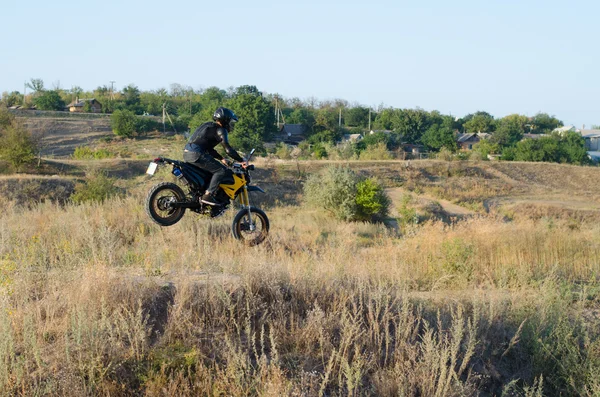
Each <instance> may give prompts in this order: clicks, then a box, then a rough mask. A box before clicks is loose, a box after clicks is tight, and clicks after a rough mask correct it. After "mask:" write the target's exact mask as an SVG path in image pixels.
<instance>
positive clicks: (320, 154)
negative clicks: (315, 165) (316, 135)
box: [313, 143, 327, 159]
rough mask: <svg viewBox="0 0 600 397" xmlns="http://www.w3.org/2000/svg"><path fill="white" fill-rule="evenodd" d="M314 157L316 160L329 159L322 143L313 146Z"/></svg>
mask: <svg viewBox="0 0 600 397" xmlns="http://www.w3.org/2000/svg"><path fill="white" fill-rule="evenodd" d="M313 155H314V156H315V158H316V159H326V158H327V150H326V149H325V146H323V145H322V144H320V143H317V144H315V145H314V146H313Z"/></svg>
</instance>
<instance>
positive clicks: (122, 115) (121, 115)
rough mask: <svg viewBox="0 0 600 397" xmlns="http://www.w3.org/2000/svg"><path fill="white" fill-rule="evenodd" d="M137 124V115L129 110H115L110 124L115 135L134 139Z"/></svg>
mask: <svg viewBox="0 0 600 397" xmlns="http://www.w3.org/2000/svg"><path fill="white" fill-rule="evenodd" d="M136 123H137V117H136V115H135V114H134V113H133V112H131V111H129V110H115V112H114V113H113V114H112V116H110V124H111V127H112V130H113V132H114V134H115V135H118V136H125V137H132V136H133V134H134V132H135V127H136Z"/></svg>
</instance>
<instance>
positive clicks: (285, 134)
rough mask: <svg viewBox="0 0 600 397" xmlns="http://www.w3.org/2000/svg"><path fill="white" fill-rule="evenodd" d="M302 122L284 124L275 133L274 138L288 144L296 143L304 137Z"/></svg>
mask: <svg viewBox="0 0 600 397" xmlns="http://www.w3.org/2000/svg"><path fill="white" fill-rule="evenodd" d="M306 132H307V131H306V126H305V125H304V124H284V125H283V126H282V127H281V129H280V130H279V132H278V133H277V136H276V139H277V140H278V141H282V142H284V143H287V144H290V145H297V144H299V143H300V142H302V141H303V140H305V139H306Z"/></svg>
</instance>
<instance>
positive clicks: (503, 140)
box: [491, 114, 529, 146]
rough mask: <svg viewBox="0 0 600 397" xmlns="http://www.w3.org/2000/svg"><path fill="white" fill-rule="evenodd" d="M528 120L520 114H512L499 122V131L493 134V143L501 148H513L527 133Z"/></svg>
mask: <svg viewBox="0 0 600 397" xmlns="http://www.w3.org/2000/svg"><path fill="white" fill-rule="evenodd" d="M528 121H529V120H528V118H527V117H525V116H521V115H519V114H512V115H509V116H506V117H504V118H502V119H501V120H500V121H499V125H498V129H497V130H496V131H495V132H494V133H493V134H492V138H491V139H492V142H494V143H497V144H498V145H500V146H513V145H515V144H516V143H517V142H519V141H520V140H521V139H523V134H524V133H525V125H526V124H527V123H528Z"/></svg>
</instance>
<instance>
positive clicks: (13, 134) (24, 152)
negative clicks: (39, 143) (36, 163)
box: [0, 112, 37, 172]
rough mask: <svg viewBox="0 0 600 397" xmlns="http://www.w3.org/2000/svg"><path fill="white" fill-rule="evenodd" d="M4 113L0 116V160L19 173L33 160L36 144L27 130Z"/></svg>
mask: <svg viewBox="0 0 600 397" xmlns="http://www.w3.org/2000/svg"><path fill="white" fill-rule="evenodd" d="M6 113H7V114H0V159H1V160H4V161H7V162H8V163H10V165H11V166H12V167H13V168H14V169H15V170H16V171H17V172H19V171H20V170H21V168H22V166H23V165H25V164H28V163H31V162H32V161H33V160H35V153H36V151H37V147H36V142H35V139H33V136H32V135H31V132H30V131H29V130H27V129H26V128H25V127H24V126H23V125H22V124H20V123H19V122H17V121H16V120H15V118H14V117H12V115H10V114H8V112H6Z"/></svg>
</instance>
